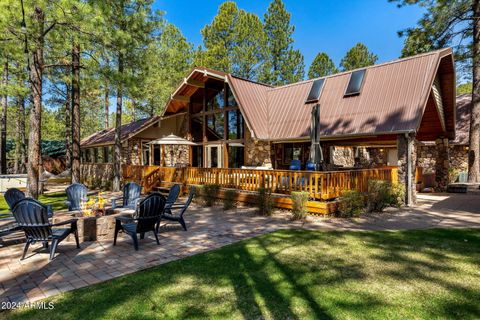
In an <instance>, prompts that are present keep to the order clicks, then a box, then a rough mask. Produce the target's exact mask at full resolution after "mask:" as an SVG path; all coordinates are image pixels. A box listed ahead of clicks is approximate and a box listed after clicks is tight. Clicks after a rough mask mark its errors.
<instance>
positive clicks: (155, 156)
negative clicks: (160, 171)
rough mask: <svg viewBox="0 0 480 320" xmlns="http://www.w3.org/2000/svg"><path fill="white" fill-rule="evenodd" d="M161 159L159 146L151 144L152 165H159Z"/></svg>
mask: <svg viewBox="0 0 480 320" xmlns="http://www.w3.org/2000/svg"><path fill="white" fill-rule="evenodd" d="M161 160H162V149H161V146H160V145H158V144H154V145H153V165H154V166H159V165H161Z"/></svg>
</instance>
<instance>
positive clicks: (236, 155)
mask: <svg viewBox="0 0 480 320" xmlns="http://www.w3.org/2000/svg"><path fill="white" fill-rule="evenodd" d="M244 151H245V148H244V147H243V145H241V144H229V145H228V167H229V168H241V167H242V166H243V165H244V158H245V157H244Z"/></svg>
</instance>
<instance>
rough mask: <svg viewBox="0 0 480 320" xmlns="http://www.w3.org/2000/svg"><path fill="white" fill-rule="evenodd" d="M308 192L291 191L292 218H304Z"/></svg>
mask: <svg viewBox="0 0 480 320" xmlns="http://www.w3.org/2000/svg"><path fill="white" fill-rule="evenodd" d="M307 201H308V192H296V191H294V192H292V202H293V204H292V219H293V220H304V219H305V217H306V216H307Z"/></svg>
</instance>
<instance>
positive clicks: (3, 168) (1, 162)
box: [0, 58, 8, 174]
mask: <svg viewBox="0 0 480 320" xmlns="http://www.w3.org/2000/svg"><path fill="white" fill-rule="evenodd" d="M2 84H3V87H4V88H5V89H6V87H7V85H8V58H7V59H6V60H5V63H4V66H3V79H2ZM2 100H3V102H2V114H1V120H0V174H6V173H7V110H8V94H7V92H6V90H5V94H4V95H3V97H2Z"/></svg>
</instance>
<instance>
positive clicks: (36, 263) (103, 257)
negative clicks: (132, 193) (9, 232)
mask: <svg viewBox="0 0 480 320" xmlns="http://www.w3.org/2000/svg"><path fill="white" fill-rule="evenodd" d="M253 212H254V209H250V208H242V209H238V210H231V211H227V212H223V211H222V210H221V209H213V210H212V209H210V208H202V207H198V206H193V207H192V209H191V210H189V212H188V213H187V214H186V220H187V224H188V226H189V230H188V231H187V232H184V231H183V230H182V229H181V228H180V225H176V224H171V225H166V226H164V227H163V228H162V230H161V232H160V242H161V245H160V246H157V245H156V243H155V240H154V238H153V235H146V237H145V239H144V240H140V250H139V251H138V252H135V250H134V249H133V246H132V244H131V240H130V238H129V237H127V236H125V235H122V234H120V235H119V241H117V246H115V247H114V246H113V245H112V241H95V242H83V243H82V244H81V249H76V247H75V244H74V243H72V242H62V243H61V244H60V246H59V248H58V250H57V256H56V258H55V259H54V260H53V261H49V260H48V253H47V252H46V251H42V249H41V248H40V247H41V245H37V247H38V249H35V250H32V249H31V250H30V251H29V255H28V256H27V257H28V258H27V259H25V260H23V261H19V258H20V256H21V252H22V248H23V244H16V245H10V246H7V247H4V248H0V302H1V301H8V300H10V301H17V302H18V301H22V302H27V301H30V302H32V301H35V300H38V299H41V298H45V297H48V296H52V295H55V294H58V293H61V292H65V291H69V290H73V289H75V288H80V287H84V286H87V285H90V284H94V283H98V282H101V281H105V280H108V279H111V278H114V277H118V276H121V275H124V274H128V273H132V272H135V271H138V270H141V269H145V268H149V267H152V266H156V265H160V264H163V263H166V262H169V261H172V260H176V259H180V258H183V257H186V256H189V255H193V254H198V253H201V252H205V251H209V250H212V249H215V248H219V247H222V246H224V245H227V244H230V243H233V242H237V241H239V240H242V239H246V238H250V237H254V236H257V235H260V234H264V233H268V232H273V231H275V230H278V229H284V228H307V229H353V230H395V229H414V228H432V227H471V228H480V194H467V195H463V194H457V195H421V196H419V204H418V205H417V206H416V207H414V208H411V209H403V210H396V211H395V212H386V213H382V214H376V215H368V216H366V217H364V218H359V219H336V218H320V217H309V218H308V220H307V221H306V222H292V221H290V220H289V217H288V215H287V214H286V213H279V214H276V215H274V216H272V217H259V216H256V215H254V214H253ZM33 247H34V248H35V246H33ZM31 248H32V246H31Z"/></svg>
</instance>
